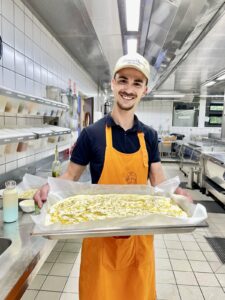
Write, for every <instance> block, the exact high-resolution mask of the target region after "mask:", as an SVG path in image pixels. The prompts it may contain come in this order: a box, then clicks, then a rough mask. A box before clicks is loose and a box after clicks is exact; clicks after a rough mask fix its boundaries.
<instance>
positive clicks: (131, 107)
mask: <svg viewBox="0 0 225 300" xmlns="http://www.w3.org/2000/svg"><path fill="white" fill-rule="evenodd" d="M123 94H124V95H126V96H133V97H135V98H136V97H137V95H134V94H128V93H126V92H123V93H121V94H120V96H121V97H122V96H123ZM116 104H117V106H118V107H119V108H120V109H121V110H125V111H129V110H132V109H133V108H134V107H135V103H134V104H133V105H131V106H129V107H127V106H124V105H123V104H121V103H119V102H116Z"/></svg>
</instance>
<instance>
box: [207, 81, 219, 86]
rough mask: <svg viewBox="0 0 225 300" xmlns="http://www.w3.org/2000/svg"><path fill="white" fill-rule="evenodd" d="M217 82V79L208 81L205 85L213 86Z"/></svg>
mask: <svg viewBox="0 0 225 300" xmlns="http://www.w3.org/2000/svg"><path fill="white" fill-rule="evenodd" d="M215 83H216V81H214V80H213V81H210V82H207V83H205V84H204V86H212V85H214V84H215Z"/></svg>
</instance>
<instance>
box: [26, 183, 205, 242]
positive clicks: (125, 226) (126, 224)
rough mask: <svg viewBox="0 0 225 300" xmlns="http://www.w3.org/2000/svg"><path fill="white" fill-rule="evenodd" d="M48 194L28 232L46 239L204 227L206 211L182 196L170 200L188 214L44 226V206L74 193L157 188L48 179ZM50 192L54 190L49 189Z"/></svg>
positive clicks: (146, 191)
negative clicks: (32, 227) (33, 224)
mask: <svg viewBox="0 0 225 300" xmlns="http://www.w3.org/2000/svg"><path fill="white" fill-rule="evenodd" d="M48 182H49V184H50V190H51V192H50V194H49V197H48V201H47V203H46V204H45V205H44V207H43V208H42V209H41V214H40V215H38V216H32V219H33V221H34V222H35V223H36V225H35V226H34V229H33V232H32V235H36V236H37V235H38V236H43V237H46V238H48V239H70V238H71V239H74V238H84V237H103V236H124V235H125V236H127V235H144V234H167V233H185V232H191V231H193V230H195V229H196V228H201V227H207V223H206V222H205V220H206V219H207V212H206V209H205V207H204V206H202V205H201V204H197V205H195V204H193V203H190V202H189V201H188V199H187V198H185V197H183V196H178V195H173V196H172V197H173V199H174V200H175V201H176V202H177V203H178V204H179V205H180V206H181V207H182V209H183V210H184V211H186V212H187V214H188V215H189V216H190V217H188V218H184V217H168V216H166V215H162V214H155V213H154V214H151V215H146V216H134V217H120V218H112V219H105V220H98V221H88V222H82V223H79V224H73V225H62V224H52V225H48V226H46V225H45V218H46V213H47V208H48V205H51V204H53V202H57V201H59V200H61V199H64V198H67V197H70V196H72V195H75V194H112V193H114V194H145V195H146V194H155V193H156V192H157V195H158V191H156V190H155V189H153V188H151V187H150V186H148V185H94V184H85V183H74V182H71V181H68V180H62V179H54V178H49V179H48ZM53 191H54V192H53Z"/></svg>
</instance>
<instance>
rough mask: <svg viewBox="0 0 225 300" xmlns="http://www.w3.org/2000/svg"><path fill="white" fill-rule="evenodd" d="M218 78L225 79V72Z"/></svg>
mask: <svg viewBox="0 0 225 300" xmlns="http://www.w3.org/2000/svg"><path fill="white" fill-rule="evenodd" d="M216 80H225V74H223V75H221V76H220V77H218V78H216Z"/></svg>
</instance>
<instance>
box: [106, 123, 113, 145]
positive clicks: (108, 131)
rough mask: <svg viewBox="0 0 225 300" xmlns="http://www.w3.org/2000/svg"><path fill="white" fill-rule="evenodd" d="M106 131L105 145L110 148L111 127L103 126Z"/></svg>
mask: <svg viewBox="0 0 225 300" xmlns="http://www.w3.org/2000/svg"><path fill="white" fill-rule="evenodd" d="M105 133H106V147H109V148H112V129H111V127H108V126H107V125H106V126H105Z"/></svg>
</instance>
